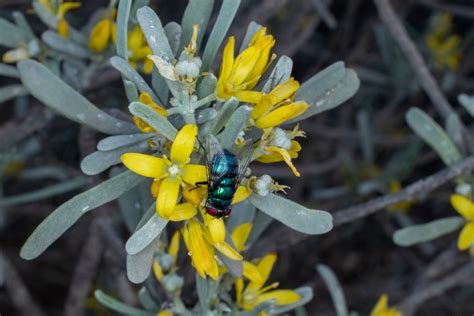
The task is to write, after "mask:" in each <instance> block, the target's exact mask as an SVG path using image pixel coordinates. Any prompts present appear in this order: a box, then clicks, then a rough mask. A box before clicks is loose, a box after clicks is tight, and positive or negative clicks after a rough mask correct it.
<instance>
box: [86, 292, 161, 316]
mask: <svg viewBox="0 0 474 316" xmlns="http://www.w3.org/2000/svg"><path fill="white" fill-rule="evenodd" d="M94 296H95V298H96V299H97V300H98V301H99V302H100V303H101V304H102V305H104V306H107V307H108V308H110V309H111V310H114V311H116V312H119V313H121V314H122V315H132V316H155V315H156V313H151V312H147V311H145V310H143V309H138V308H136V307H133V306H130V305H127V304H125V303H122V302H120V301H118V300H117V299H115V298H113V297H112V296H109V295H107V294H105V293H104V292H102V291H101V290H96V291H95V292H94Z"/></svg>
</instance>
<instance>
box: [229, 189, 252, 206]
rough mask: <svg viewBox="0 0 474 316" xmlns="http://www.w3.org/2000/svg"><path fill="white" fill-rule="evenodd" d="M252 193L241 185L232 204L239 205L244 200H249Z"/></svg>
mask: <svg viewBox="0 0 474 316" xmlns="http://www.w3.org/2000/svg"><path fill="white" fill-rule="evenodd" d="M251 193H252V191H251V190H249V188H247V187H246V186H244V185H239V186H238V187H237V190H236V191H235V194H234V199H233V200H232V204H237V203H240V202H242V201H243V200H245V199H246V198H248V197H249V195H250V194H251Z"/></svg>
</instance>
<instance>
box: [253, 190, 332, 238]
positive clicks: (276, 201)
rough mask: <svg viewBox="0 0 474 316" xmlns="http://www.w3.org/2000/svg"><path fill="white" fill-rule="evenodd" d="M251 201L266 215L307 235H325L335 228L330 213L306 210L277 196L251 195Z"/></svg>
mask: <svg viewBox="0 0 474 316" xmlns="http://www.w3.org/2000/svg"><path fill="white" fill-rule="evenodd" d="M249 201H250V203H252V204H253V205H254V206H255V207H256V208H258V209H259V210H260V211H262V212H264V213H265V214H267V215H269V216H271V217H273V218H274V219H276V220H278V221H280V222H282V223H283V224H285V225H287V226H288V227H291V228H293V229H294V230H297V231H299V232H302V233H305V234H310V235H318V234H324V233H327V232H328V231H330V230H331V229H332V227H333V225H332V216H331V214H329V213H328V212H325V211H319V210H312V209H309V208H306V207H304V206H302V205H299V204H298V203H295V202H293V201H290V200H287V199H285V198H283V197H281V196H279V195H276V194H269V195H267V196H260V195H257V194H251V195H250V196H249Z"/></svg>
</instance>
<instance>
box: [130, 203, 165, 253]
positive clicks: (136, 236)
mask: <svg viewBox="0 0 474 316" xmlns="http://www.w3.org/2000/svg"><path fill="white" fill-rule="evenodd" d="M151 207H153V208H154V207H155V205H154V204H153V205H152V206H151ZM166 224H168V221H167V220H165V219H163V218H162V217H161V216H160V215H158V214H157V213H155V214H153V216H152V217H151V218H150V219H149V220H148V221H147V222H146V224H145V225H143V226H142V227H141V228H140V229H139V230H137V231H136V232H135V233H133V235H132V236H131V237H130V238H129V239H128V240H127V243H126V244H125V250H126V251H127V253H128V254H129V255H135V254H137V253H139V252H140V251H142V250H143V249H145V248H146V247H147V246H148V245H149V244H150V243H151V242H153V240H155V239H156V238H157V237H159V236H160V234H161V232H162V231H163V229H164V228H165V227H166Z"/></svg>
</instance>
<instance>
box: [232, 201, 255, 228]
mask: <svg viewBox="0 0 474 316" xmlns="http://www.w3.org/2000/svg"><path fill="white" fill-rule="evenodd" d="M255 214H256V209H255V206H253V205H252V204H250V202H249V201H247V200H244V201H242V202H241V203H238V204H237V205H234V206H233V207H232V216H229V218H227V219H226V223H225V227H226V228H227V229H228V230H229V231H230V232H232V231H233V230H234V229H235V228H236V227H237V226H239V225H241V224H244V223H253V220H254V218H255Z"/></svg>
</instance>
